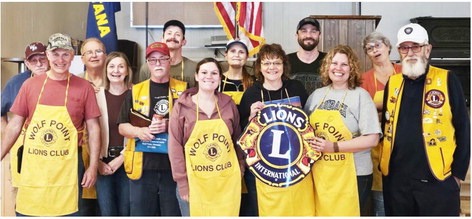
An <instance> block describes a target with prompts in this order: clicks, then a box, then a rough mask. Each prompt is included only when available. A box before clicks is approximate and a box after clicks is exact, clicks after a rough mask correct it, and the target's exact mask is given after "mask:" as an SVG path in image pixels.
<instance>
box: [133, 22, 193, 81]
mask: <svg viewBox="0 0 472 219" xmlns="http://www.w3.org/2000/svg"><path fill="white" fill-rule="evenodd" d="M161 42H163V43H165V44H167V47H169V51H170V57H171V62H170V66H171V67H170V76H171V77H173V78H175V79H178V80H181V81H185V82H187V83H188V84H189V87H194V86H195V76H194V74H195V68H196V66H197V63H195V62H194V61H192V60H190V59H188V58H187V57H184V56H182V47H183V46H185V45H186V44H187V40H186V39H185V26H184V24H183V23H182V22H180V21H179V20H169V21H167V22H166V23H165V24H164V28H163V33H162V39H161ZM149 74H150V71H149V68H148V66H147V65H146V64H143V66H141V69H140V71H139V74H138V77H139V81H138V82H141V81H144V80H146V79H148V78H149Z"/></svg>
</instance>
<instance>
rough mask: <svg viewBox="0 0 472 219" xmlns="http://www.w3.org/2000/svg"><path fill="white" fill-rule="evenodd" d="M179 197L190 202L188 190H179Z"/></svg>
mask: <svg viewBox="0 0 472 219" xmlns="http://www.w3.org/2000/svg"><path fill="white" fill-rule="evenodd" d="M179 195H180V199H182V200H184V201H186V202H188V189H186V190H180V189H179Z"/></svg>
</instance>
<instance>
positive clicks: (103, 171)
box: [98, 160, 113, 176]
mask: <svg viewBox="0 0 472 219" xmlns="http://www.w3.org/2000/svg"><path fill="white" fill-rule="evenodd" d="M98 172H99V173H100V175H102V176H106V175H111V174H113V169H112V167H110V165H108V164H106V163H105V162H103V161H101V160H99V161H98Z"/></svg>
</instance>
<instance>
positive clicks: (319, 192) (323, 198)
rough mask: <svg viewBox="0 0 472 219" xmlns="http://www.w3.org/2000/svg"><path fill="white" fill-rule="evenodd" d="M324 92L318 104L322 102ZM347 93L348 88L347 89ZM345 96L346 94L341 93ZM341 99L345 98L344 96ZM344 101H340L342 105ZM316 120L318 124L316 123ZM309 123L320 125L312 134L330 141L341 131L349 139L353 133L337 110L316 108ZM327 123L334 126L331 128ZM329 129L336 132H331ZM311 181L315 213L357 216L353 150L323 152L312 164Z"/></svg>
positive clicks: (358, 212)
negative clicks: (313, 185)
mask: <svg viewBox="0 0 472 219" xmlns="http://www.w3.org/2000/svg"><path fill="white" fill-rule="evenodd" d="M330 90H331V88H329V89H328V91H327V92H326V94H325V96H324V97H323V99H322V100H321V102H320V104H318V107H319V106H320V105H321V104H322V103H323V102H324V99H325V98H326V95H327V94H328V93H329V91H330ZM346 94H347V91H346ZM344 98H346V96H344ZM343 102H344V99H343ZM341 105H343V104H339V106H341ZM316 123H319V124H318V126H316V125H315V124H316ZM310 124H311V125H312V126H313V127H320V128H318V129H317V130H315V136H318V137H323V138H325V139H326V140H329V141H333V142H334V141H336V139H337V137H339V135H341V136H342V137H343V138H344V139H345V140H350V139H352V133H351V132H350V131H349V129H348V128H347V127H346V125H344V122H343V120H342V118H341V114H340V113H339V111H338V110H322V109H318V108H317V109H315V110H314V111H313V113H312V114H311V115H310ZM325 124H327V126H326V127H334V128H335V129H336V131H335V132H333V131H332V129H329V128H327V129H326V130H324V129H323V127H325ZM328 129H329V130H331V132H332V133H334V134H336V136H335V135H333V134H331V133H330V132H329V131H328ZM311 172H312V174H313V181H314V184H315V205H316V216H323V217H324V216H341V217H342V216H360V207H359V195H358V192H357V178H356V167H355V163H354V154H353V153H339V152H338V153H325V152H323V155H322V157H321V158H320V159H319V160H318V161H316V162H315V163H314V164H313V167H312V171H311Z"/></svg>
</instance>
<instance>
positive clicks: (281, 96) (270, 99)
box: [261, 88, 292, 105]
mask: <svg viewBox="0 0 472 219" xmlns="http://www.w3.org/2000/svg"><path fill="white" fill-rule="evenodd" d="M284 91H285V95H287V100H288V104H290V105H292V103H291V102H290V96H289V95H288V91H287V88H284ZM269 92H270V91H267V94H269V95H268V96H269V101H272V98H271V97H270V93H269ZM261 99H262V102H265V101H264V91H263V90H262V89H261ZM280 99H284V97H283V95H282V91H280Z"/></svg>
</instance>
